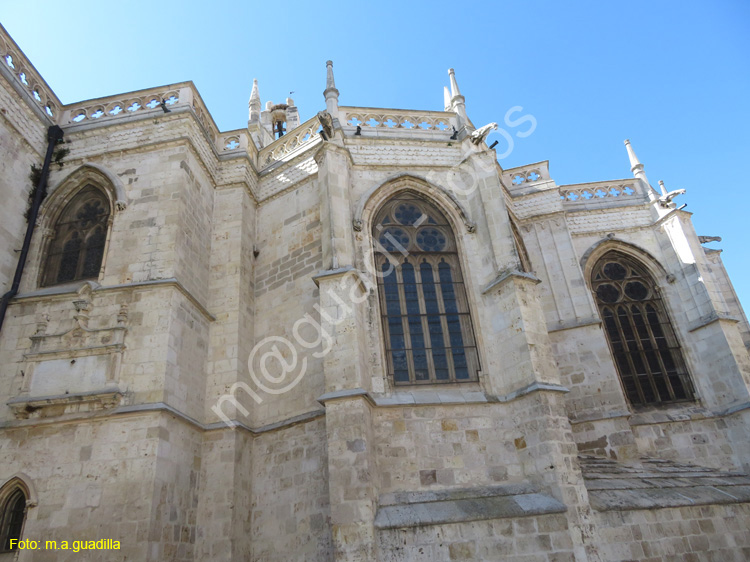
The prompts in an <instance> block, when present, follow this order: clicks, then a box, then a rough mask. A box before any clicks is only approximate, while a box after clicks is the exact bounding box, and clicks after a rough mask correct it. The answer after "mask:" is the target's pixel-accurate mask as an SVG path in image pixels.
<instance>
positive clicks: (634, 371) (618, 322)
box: [612, 303, 647, 404]
mask: <svg viewBox="0 0 750 562" xmlns="http://www.w3.org/2000/svg"><path fill="white" fill-rule="evenodd" d="M619 308H624V309H625V314H627V307H626V306H625V305H624V304H622V303H620V304H619V305H618V306H615V307H614V308H613V309H612V312H613V315H614V319H615V326H616V327H617V332H618V333H619V334H620V340H621V341H622V346H623V349H624V351H625V358H626V359H627V361H628V365H630V372H631V373H632V375H633V382H634V383H635V391H636V392H637V393H638V397H639V398H640V399H641V403H642V404H646V403H647V401H646V397H645V396H644V394H643V389H642V388H641V381H640V379H639V377H638V372H637V369H636V368H635V363H634V362H633V351H632V350H631V349H630V344H629V343H628V339H627V337H625V330H623V329H622V320H621V319H620V312H619V310H618V309H619ZM615 368H617V365H616V364H615Z"/></svg>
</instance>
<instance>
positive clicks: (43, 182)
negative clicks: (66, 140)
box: [0, 125, 63, 330]
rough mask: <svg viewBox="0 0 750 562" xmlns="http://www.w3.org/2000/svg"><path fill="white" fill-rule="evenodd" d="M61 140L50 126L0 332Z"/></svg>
mask: <svg viewBox="0 0 750 562" xmlns="http://www.w3.org/2000/svg"><path fill="white" fill-rule="evenodd" d="M62 138H63V130H62V129H61V128H60V127H59V126H57V125H52V126H51V127H50V128H49V129H47V155H46V156H45V157H44V166H42V175H41V177H40V178H39V184H38V185H37V186H36V193H35V194H34V202H33V203H32V204H31V209H30V211H29V224H28V225H27V226H26V237H25V238H24V239H23V247H22V248H21V255H20V256H18V265H16V275H15V276H14V277H13V284H12V285H11V287H10V291H8V292H7V293H5V294H4V295H3V296H2V300H0V330H2V329H3V321H4V320H5V311H6V310H8V302H10V299H12V298H13V297H15V296H16V295H17V294H18V287H19V286H20V285H21V276H22V275H23V268H24V266H25V265H26V258H27V257H28V256H29V246H31V236H32V235H33V234H34V226H35V225H36V218H37V215H38V214H39V207H40V206H41V204H42V193H44V189H45V188H46V186H47V176H48V175H49V165H50V162H52V153H53V152H54V151H55V146H56V145H57V143H58V142H59V141H60V140H61V139H62Z"/></svg>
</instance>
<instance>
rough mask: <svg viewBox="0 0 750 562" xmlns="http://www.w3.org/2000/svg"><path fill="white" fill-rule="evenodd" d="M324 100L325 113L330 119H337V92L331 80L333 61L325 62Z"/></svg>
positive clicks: (334, 83)
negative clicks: (329, 115)
mask: <svg viewBox="0 0 750 562" xmlns="http://www.w3.org/2000/svg"><path fill="white" fill-rule="evenodd" d="M323 95H324V96H325V98H326V111H328V113H330V114H331V117H333V118H334V119H338V117H339V91H338V90H337V89H336V82H335V81H334V79H333V61H330V60H329V61H327V62H326V89H325V90H324V91H323Z"/></svg>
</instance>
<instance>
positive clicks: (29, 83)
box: [0, 25, 62, 122]
mask: <svg viewBox="0 0 750 562" xmlns="http://www.w3.org/2000/svg"><path fill="white" fill-rule="evenodd" d="M0 66H2V67H3V68H4V69H5V70H7V71H9V72H10V73H11V74H12V75H13V78H14V79H15V81H16V83H17V84H18V85H20V86H21V87H22V88H23V89H24V90H26V91H27V92H28V93H29V95H30V97H31V99H33V100H34V102H36V104H37V105H38V106H39V107H40V109H41V110H42V111H43V112H44V114H45V115H47V116H48V117H49V118H50V119H52V120H53V121H54V122H57V119H58V117H59V115H58V114H59V112H60V107H62V103H61V102H60V100H59V99H57V96H56V95H55V94H54V92H52V89H51V88H50V87H49V86H47V83H46V82H45V81H44V79H43V78H42V77H41V76H40V75H39V73H38V72H37V71H36V69H35V68H34V66H33V65H32V64H31V62H29V59H27V58H26V55H24V54H23V53H22V52H21V49H19V48H18V46H17V45H16V43H15V41H13V39H11V37H10V35H8V32H7V31H5V28H4V27H3V26H2V25H0Z"/></svg>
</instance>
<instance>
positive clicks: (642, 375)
mask: <svg viewBox="0 0 750 562" xmlns="http://www.w3.org/2000/svg"><path fill="white" fill-rule="evenodd" d="M592 289H593V291H594V296H595V299H596V303H597V306H598V307H599V313H600V315H601V317H602V322H603V324H604V332H605V334H606V336H607V341H608V343H609V346H610V349H611V351H612V355H613V356H614V360H615V366H616V368H617V373H618V375H619V376H620V381H621V382H622V386H623V389H624V390H625V394H626V395H627V397H628V400H629V401H630V403H631V404H633V405H638V406H645V405H653V404H667V403H671V402H681V401H687V400H693V399H694V392H693V385H692V382H691V380H690V376H689V375H688V372H687V368H686V366H685V361H684V359H683V356H682V350H681V349H680V345H679V343H678V341H677V337H676V336H675V333H674V329H673V328H672V323H671V322H670V320H669V317H668V316H667V312H666V309H665V307H664V303H663V302H662V299H661V297H660V295H659V290H658V287H657V286H656V283H655V282H654V280H653V278H652V277H651V275H650V274H649V273H648V271H647V270H646V268H645V267H644V266H643V265H642V264H640V263H638V262H637V261H636V260H634V259H632V258H630V257H628V256H625V255H623V254H621V253H619V252H609V253H607V254H605V255H604V256H603V257H602V258H600V259H599V260H598V261H597V263H596V264H595V265H594V269H593V272H592Z"/></svg>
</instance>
